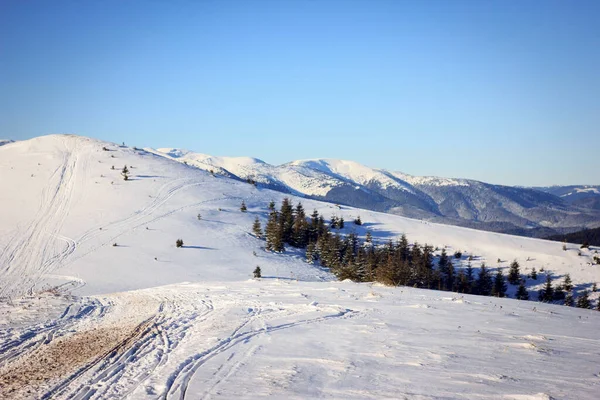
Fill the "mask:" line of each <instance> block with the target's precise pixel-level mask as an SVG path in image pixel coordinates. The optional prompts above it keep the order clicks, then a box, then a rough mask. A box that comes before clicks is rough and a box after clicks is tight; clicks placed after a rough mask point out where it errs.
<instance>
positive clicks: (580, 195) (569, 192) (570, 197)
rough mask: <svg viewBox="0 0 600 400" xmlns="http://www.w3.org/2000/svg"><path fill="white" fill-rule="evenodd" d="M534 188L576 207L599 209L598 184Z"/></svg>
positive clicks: (599, 193) (599, 190) (599, 194)
mask: <svg viewBox="0 0 600 400" xmlns="http://www.w3.org/2000/svg"><path fill="white" fill-rule="evenodd" d="M536 189H538V190H541V191H543V192H546V193H550V194H553V195H555V196H558V197H560V198H561V199H563V200H564V201H566V202H567V203H569V204H572V205H574V206H577V207H581V208H588V209H592V210H600V186H591V185H571V186H547V187H538V188H536Z"/></svg>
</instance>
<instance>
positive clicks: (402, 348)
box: [0, 135, 600, 399]
mask: <svg viewBox="0 0 600 400" xmlns="http://www.w3.org/2000/svg"><path fill="white" fill-rule="evenodd" d="M102 147H107V148H108V150H109V151H103V150H102ZM163 150H164V149H161V150H157V151H155V152H157V153H163ZM167 153H169V154H171V155H170V156H168V157H164V156H162V155H160V156H159V155H157V154H154V152H150V151H144V150H135V149H132V148H128V147H122V146H118V145H115V144H111V143H106V142H101V141H98V140H94V139H89V138H84V137H78V136H72V135H51V136H45V137H40V138H36V139H32V140H28V141H22V142H15V143H10V144H7V145H4V146H1V147H0V187H2V188H7V190H2V191H0V204H1V205H2V207H0V249H2V251H1V252H0V268H1V270H2V275H0V277H1V279H2V280H1V286H0V297H5V300H4V301H2V302H0V398H32V397H33V398H59V399H60V398H86V399H96V398H123V397H128V398H131V399H142V398H144V399H145V398H169V399H171V398H177V399H182V398H189V399H198V398H219V397H220V398H232V397H240V398H256V397H266V396H269V397H274V398H302V399H304V398H315V397H333V398H345V399H347V398H403V397H406V398H465V399H470V398H476V397H477V398H484V399H497V398H505V399H511V398H512V399H536V398H578V399H587V398H589V399H592V398H596V390H595V388H596V387H597V385H598V383H599V379H600V376H599V375H598V374H599V372H600V371H598V369H597V360H598V353H599V352H600V342H599V341H598V336H597V332H598V329H599V328H600V318H599V317H600V314H599V313H597V312H595V311H592V310H580V309H572V308H566V307H563V306H554V305H546V304H540V303H535V302H521V301H516V300H512V299H495V298H489V297H477V296H460V295H457V294H454V293H449V292H434V291H428V290H419V289H412V288H406V287H398V288H386V287H382V286H378V285H371V284H356V283H352V282H336V281H335V280H334V277H333V276H332V275H331V274H330V273H329V272H328V271H327V270H325V269H322V268H320V267H318V266H313V265H309V264H307V263H306V262H304V261H303V253H302V252H301V251H299V250H294V249H287V251H286V252H285V253H284V254H272V253H268V252H265V251H264V242H262V241H260V240H258V239H256V238H255V237H253V236H252V235H251V234H250V228H251V225H252V221H253V220H254V218H255V217H256V216H258V217H259V218H260V219H261V221H262V222H263V225H264V222H265V220H266V217H267V213H266V209H267V205H268V203H269V202H270V201H271V200H274V201H276V202H280V201H281V199H282V198H283V197H284V196H285V195H284V194H282V193H280V192H275V191H271V190H267V189H262V188H256V187H255V186H253V185H250V184H247V183H245V182H240V181H239V180H235V179H229V178H227V177H225V176H221V175H219V174H216V175H215V176H213V175H211V174H210V173H208V172H206V171H204V170H203V169H198V168H194V167H192V166H191V165H190V166H186V165H184V164H183V163H182V162H181V159H182V158H183V159H189V160H191V159H190V158H188V157H189V154H188V153H185V152H180V151H175V149H167V151H165V152H164V154H167ZM174 159H178V160H179V161H180V162H175V161H174ZM203 160H211V161H210V162H214V163H215V164H219V165H215V166H219V167H222V168H224V169H227V168H226V167H229V168H232V166H235V165H241V164H243V163H246V165H250V166H252V168H257V166H259V165H263V168H269V166H268V164H264V163H262V162H260V160H256V159H251V158H244V159H243V160H238V161H236V162H235V163H231V164H229V163H227V162H225V161H223V160H221V161H219V162H217V161H215V160H214V158H211V157H209V158H205V159H203ZM202 162H205V161H202ZM234 164H235V165H234ZM113 165H114V166H115V169H114V170H113V169H112V168H111V167H112V166H113ZM124 165H127V166H128V168H129V169H130V176H131V178H130V180H129V181H124V180H123V178H122V176H121V174H120V170H121V169H122V168H123V166H124ZM205 165H210V164H208V162H207V163H206V164H205ZM240 168H241V167H240ZM336 168H337V169H338V170H339V171H342V170H343V168H342V167H341V166H340V165H337V166H336ZM348 168H351V166H349V167H348ZM300 170H301V169H298V170H296V171H300ZM307 170H308V168H307ZM288 171H292V169H289V170H288ZM311 171H314V174H319V171H315V170H312V169H311ZM288 173H290V174H292V176H294V175H293V174H294V173H298V172H288ZM347 173H349V172H347ZM364 177H365V179H366V178H367V175H364ZM303 182H306V181H303ZM291 197H292V201H293V203H294V204H295V203H296V202H298V201H302V203H303V205H304V207H305V209H306V210H307V211H308V212H309V213H310V212H311V211H312V210H313V209H317V210H318V211H319V212H320V213H321V214H323V215H325V216H326V217H329V216H331V215H332V214H335V215H338V216H343V217H344V218H345V219H346V220H347V221H352V219H353V218H355V217H356V216H358V215H360V217H361V219H362V221H363V223H364V224H363V225H362V226H353V225H352V224H351V223H348V224H347V226H346V228H345V230H344V231H345V232H346V233H348V232H350V231H352V230H356V232H357V233H358V234H359V235H361V236H364V235H365V234H366V232H367V230H370V231H371V232H372V233H373V236H374V238H375V240H376V241H378V242H381V243H385V242H386V241H387V240H388V239H396V238H398V237H399V235H401V234H402V233H405V234H406V235H407V236H408V239H409V240H410V241H411V242H414V241H418V242H419V243H421V244H423V243H429V244H431V245H433V246H439V247H440V248H442V247H443V246H447V251H448V252H449V254H452V253H453V252H454V251H455V250H462V251H463V254H464V256H463V259H462V260H461V262H457V263H456V266H457V267H464V265H465V264H466V256H467V255H473V256H474V260H473V265H474V266H475V267H477V266H478V265H480V263H481V262H486V263H487V264H488V265H490V266H491V267H498V266H499V267H502V268H507V266H508V265H509V263H510V262H511V261H512V260H513V259H517V260H518V261H519V262H520V263H521V266H522V270H523V272H525V273H526V272H527V271H528V270H530V269H531V268H532V267H535V268H536V269H537V270H538V271H539V270H540V269H541V268H542V267H543V268H544V269H546V270H549V271H551V272H552V273H553V275H554V276H555V277H562V276H564V274H565V273H570V275H571V278H572V279H573V282H574V284H575V286H576V290H578V291H580V290H582V289H583V288H588V287H589V286H590V284H591V282H598V281H600V267H599V266H591V265H588V263H589V262H591V260H592V257H593V254H594V253H593V252H594V251H595V250H596V249H595V248H592V249H589V250H588V249H582V250H581V251H582V255H581V256H579V255H578V252H579V251H580V249H579V248H578V246H575V245H568V250H567V251H563V250H562V244H561V243H557V242H550V241H544V240H537V239H530V238H523V237H516V236H509V235H502V234H495V233H490V232H484V231H477V230H471V229H466V228H459V227H454V226H446V225H438V224H431V223H427V222H424V221H420V220H414V219H408V218H403V217H399V216H394V215H389V214H383V213H377V212H372V211H367V210H358V209H354V208H350V207H341V209H338V208H337V207H335V206H334V205H332V204H328V203H322V202H318V201H312V200H307V199H302V198H299V197H294V196H291ZM242 200H243V201H244V202H245V203H246V204H247V206H248V212H247V213H242V212H240V210H239V206H240V203H241V201H242ZM198 214H201V219H200V220H199V219H198V218H197V216H198ZM178 238H181V239H183V241H184V247H183V248H176V247H175V241H176V239H178ZM114 243H116V244H117V246H113V244H114ZM498 258H500V259H501V260H502V262H501V263H500V264H498V263H497V262H496V260H497V259H498ZM528 260H529V261H528ZM256 265H260V267H261V269H262V272H263V278H261V279H259V280H254V279H250V278H251V275H252V270H253V269H254V268H255V266H256ZM542 281H543V274H540V278H539V279H538V281H537V282H532V281H531V280H529V282H528V283H529V285H530V287H529V288H528V289H530V290H532V294H533V290H535V289H536V288H539V287H541V284H542ZM511 290H513V291H514V287H511ZM596 298H597V294H593V295H592V299H593V301H594V302H595V301H596ZM565 366H568V368H566V367H565ZM541 371H543V373H542V372H541ZM432 377H435V379H432ZM28 391H29V392H28Z"/></svg>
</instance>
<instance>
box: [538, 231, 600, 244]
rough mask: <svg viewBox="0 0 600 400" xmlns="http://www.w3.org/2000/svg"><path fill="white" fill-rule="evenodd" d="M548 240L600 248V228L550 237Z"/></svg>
mask: <svg viewBox="0 0 600 400" xmlns="http://www.w3.org/2000/svg"><path fill="white" fill-rule="evenodd" d="M546 239H548V240H556V241H559V242H563V241H564V242H569V243H577V244H581V245H588V246H600V228H595V229H585V230H583V231H578V232H573V233H568V234H566V235H555V236H550V237H547V238H546Z"/></svg>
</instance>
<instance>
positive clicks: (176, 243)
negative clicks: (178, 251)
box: [175, 239, 183, 247]
mask: <svg viewBox="0 0 600 400" xmlns="http://www.w3.org/2000/svg"><path fill="white" fill-rule="evenodd" d="M175 246H176V247H183V240H181V239H177V240H176V241H175Z"/></svg>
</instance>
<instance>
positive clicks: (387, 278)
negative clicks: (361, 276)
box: [377, 254, 398, 286]
mask: <svg viewBox="0 0 600 400" xmlns="http://www.w3.org/2000/svg"><path fill="white" fill-rule="evenodd" d="M396 272H397V271H396V266H395V265H394V257H393V255H392V254H388V256H387V260H386V262H385V263H384V264H383V265H380V266H378V267H377V282H380V283H383V284H384V285H388V286H396V285H398V276H397V273H396Z"/></svg>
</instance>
